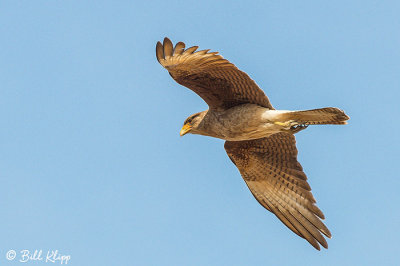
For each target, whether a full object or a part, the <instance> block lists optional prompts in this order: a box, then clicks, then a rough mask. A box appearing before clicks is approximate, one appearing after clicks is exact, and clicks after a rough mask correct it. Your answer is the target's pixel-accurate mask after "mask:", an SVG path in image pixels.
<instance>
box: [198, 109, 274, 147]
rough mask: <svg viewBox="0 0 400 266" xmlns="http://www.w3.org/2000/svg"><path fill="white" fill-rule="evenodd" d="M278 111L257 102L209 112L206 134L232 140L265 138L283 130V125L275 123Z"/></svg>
mask: <svg viewBox="0 0 400 266" xmlns="http://www.w3.org/2000/svg"><path fill="white" fill-rule="evenodd" d="M276 113H278V111H276V110H268V109H266V108H264V107H261V106H258V105H255V104H244V105H240V106H237V107H233V108H231V109H229V110H227V111H224V112H209V114H208V117H206V119H207V120H208V121H209V123H207V130H206V132H207V134H204V135H208V136H212V137H217V138H221V139H225V140H230V141H242V140H252V139H259V138H265V137H268V136H270V135H272V134H275V133H279V132H281V130H282V126H279V125H277V124H276V123H274V122H275V114H276ZM200 134H201V133H200Z"/></svg>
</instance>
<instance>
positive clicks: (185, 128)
mask: <svg viewBox="0 0 400 266" xmlns="http://www.w3.org/2000/svg"><path fill="white" fill-rule="evenodd" d="M190 130H192V126H191V125H188V124H186V125H183V127H182V129H181V131H180V132H179V135H181V137H182V136H184V135H186V134H187V133H189V132H190Z"/></svg>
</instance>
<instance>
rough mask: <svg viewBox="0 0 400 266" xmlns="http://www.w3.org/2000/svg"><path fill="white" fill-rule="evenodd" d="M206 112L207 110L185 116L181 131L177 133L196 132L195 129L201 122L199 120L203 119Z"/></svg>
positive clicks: (197, 129) (196, 129)
mask: <svg viewBox="0 0 400 266" xmlns="http://www.w3.org/2000/svg"><path fill="white" fill-rule="evenodd" d="M206 114H207V111H204V112H200V113H196V114H193V115H191V116H189V117H188V118H186V120H185V122H184V123H183V127H182V129H181V131H180V132H179V135H181V137H182V136H184V135H186V134H187V133H194V134H196V132H197V131H199V126H200V124H201V121H203V118H204V116H205V115H206Z"/></svg>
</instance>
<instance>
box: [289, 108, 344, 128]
mask: <svg viewBox="0 0 400 266" xmlns="http://www.w3.org/2000/svg"><path fill="white" fill-rule="evenodd" d="M282 115H283V116H284V120H294V121H296V122H298V123H299V124H308V125H327V124H333V125H345V124H347V122H346V120H348V119H349V118H350V117H348V116H347V115H346V114H345V113H344V112H343V111H342V110H340V109H339V108H335V107H326V108H320V109H312V110H305V111H291V112H287V113H284V114H282Z"/></svg>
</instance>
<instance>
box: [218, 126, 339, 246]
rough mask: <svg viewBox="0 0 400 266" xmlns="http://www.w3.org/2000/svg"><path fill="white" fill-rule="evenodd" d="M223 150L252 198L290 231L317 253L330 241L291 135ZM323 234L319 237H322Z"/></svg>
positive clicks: (231, 143)
mask: <svg viewBox="0 0 400 266" xmlns="http://www.w3.org/2000/svg"><path fill="white" fill-rule="evenodd" d="M225 150H226V152H227V153H228V156H229V158H231V160H232V161H233V163H234V164H235V165H236V166H237V168H238V169H239V171H240V173H241V175H242V177H243V179H244V181H246V184H247V186H248V187H249V189H250V191H251V193H253V196H254V197H255V198H256V199H257V201H258V202H259V203H260V204H261V205H262V206H264V207H265V208H266V209H267V210H269V211H271V212H273V213H274V214H275V215H276V216H277V217H278V218H279V219H280V220H281V221H282V222H283V223H284V224H285V225H286V226H287V227H289V229H291V230H292V231H293V232H294V233H296V234H297V235H299V236H301V237H303V238H305V239H306V240H307V241H308V242H309V243H310V244H311V245H312V246H313V247H315V248H316V249H318V250H320V247H319V244H318V242H319V243H320V244H321V245H322V246H323V247H324V248H328V244H327V242H326V240H325V238H324V237H323V236H322V234H324V235H325V236H327V237H329V238H330V237H331V233H330V232H329V230H328V228H327V227H326V226H325V225H324V224H323V223H322V221H321V220H320V219H324V215H323V213H322V212H321V210H320V209H319V208H318V207H317V206H316V205H315V203H316V201H315V199H314V197H313V195H312V194H311V188H310V185H309V184H308V183H307V177H306V175H305V174H304V172H303V168H302V167H301V165H300V163H299V162H298V161H297V149H296V140H295V138H294V136H293V135H291V134H287V133H278V134H274V135H271V136H269V137H267V138H262V139H256V140H249V141H226V142H225ZM321 233H322V234H321Z"/></svg>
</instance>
